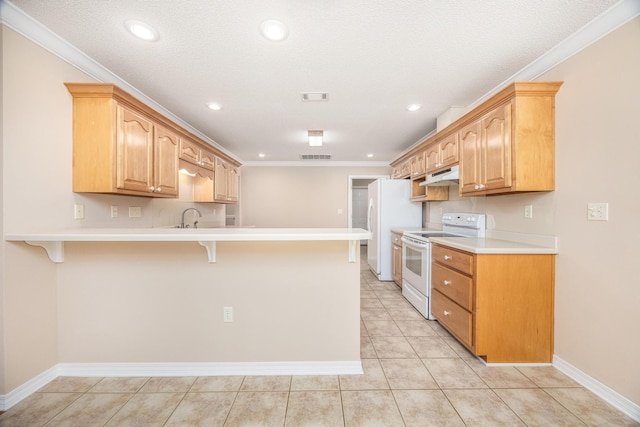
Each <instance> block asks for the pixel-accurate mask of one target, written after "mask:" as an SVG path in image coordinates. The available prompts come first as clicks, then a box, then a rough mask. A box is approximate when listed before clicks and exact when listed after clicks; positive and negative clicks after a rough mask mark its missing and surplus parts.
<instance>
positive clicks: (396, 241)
mask: <svg viewBox="0 0 640 427" xmlns="http://www.w3.org/2000/svg"><path fill="white" fill-rule="evenodd" d="M400 239H402V236H401V235H400V234H396V233H391V243H393V244H394V245H396V246H402V240H400Z"/></svg>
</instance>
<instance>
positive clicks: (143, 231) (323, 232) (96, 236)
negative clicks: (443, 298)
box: [4, 227, 371, 242]
mask: <svg viewBox="0 0 640 427" xmlns="http://www.w3.org/2000/svg"><path fill="white" fill-rule="evenodd" d="M370 238H371V232H369V231H366V230H363V229H362V228H170V227H167V228H164V227H159V228H73V229H62V230H49V231H39V232H23V233H8V234H6V235H5V236H4V239H5V240H9V241H27V240H30V241H34V240H37V241H47V242H52V241H63V242H196V241H218V242H239V241H277V240H282V241H287V240H289V241H291V240H364V239H370Z"/></svg>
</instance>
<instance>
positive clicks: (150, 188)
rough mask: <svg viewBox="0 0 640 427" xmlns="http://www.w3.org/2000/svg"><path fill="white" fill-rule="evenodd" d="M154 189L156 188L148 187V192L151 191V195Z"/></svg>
mask: <svg viewBox="0 0 640 427" xmlns="http://www.w3.org/2000/svg"><path fill="white" fill-rule="evenodd" d="M155 189H156V187H154V186H153V185H152V186H151V187H149V191H151V192H152V193H153V191H154V190H155Z"/></svg>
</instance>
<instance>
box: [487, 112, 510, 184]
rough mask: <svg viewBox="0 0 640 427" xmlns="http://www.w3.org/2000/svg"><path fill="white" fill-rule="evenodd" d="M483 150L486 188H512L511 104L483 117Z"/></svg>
mask: <svg viewBox="0 0 640 427" xmlns="http://www.w3.org/2000/svg"><path fill="white" fill-rule="evenodd" d="M482 149H483V153H482V163H483V182H482V184H484V186H485V188H486V189H493V188H505V187H511V104H507V105H503V106H500V107H498V108H496V109H495V110H494V111H492V112H490V113H489V114H487V115H486V116H484V117H483V119H482Z"/></svg>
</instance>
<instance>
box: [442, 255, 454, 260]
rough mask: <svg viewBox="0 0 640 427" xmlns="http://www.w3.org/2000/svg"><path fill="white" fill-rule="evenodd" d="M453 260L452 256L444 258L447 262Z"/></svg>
mask: <svg viewBox="0 0 640 427" xmlns="http://www.w3.org/2000/svg"><path fill="white" fill-rule="evenodd" d="M452 258H453V257H452V256H450V255H445V256H444V260H445V261H449V260H450V259H452Z"/></svg>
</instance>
